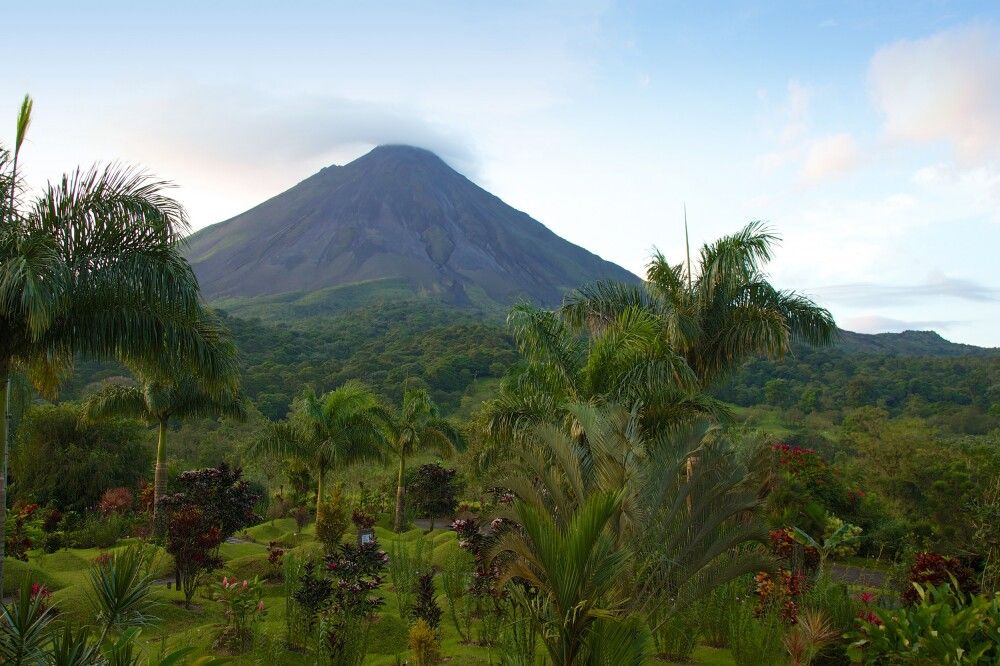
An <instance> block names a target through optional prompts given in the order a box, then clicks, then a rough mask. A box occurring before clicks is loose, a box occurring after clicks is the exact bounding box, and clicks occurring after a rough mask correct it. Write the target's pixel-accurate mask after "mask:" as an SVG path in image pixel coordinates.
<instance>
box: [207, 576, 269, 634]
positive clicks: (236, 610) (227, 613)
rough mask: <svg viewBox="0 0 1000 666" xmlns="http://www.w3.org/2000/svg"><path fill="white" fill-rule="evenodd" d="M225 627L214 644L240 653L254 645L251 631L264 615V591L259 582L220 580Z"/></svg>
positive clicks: (219, 588)
mask: <svg viewBox="0 0 1000 666" xmlns="http://www.w3.org/2000/svg"><path fill="white" fill-rule="evenodd" d="M217 592H218V595H219V601H220V602H221V603H222V617H223V619H224V622H225V623H224V624H223V626H222V632H221V633H220V635H219V639H218V641H217V643H216V644H217V645H220V646H222V647H225V648H226V649H228V650H229V651H231V652H243V651H245V650H246V649H248V648H249V647H250V646H251V645H252V644H253V635H254V628H255V626H256V625H257V623H258V622H260V620H261V619H262V617H263V616H264V589H263V586H262V585H261V584H260V581H259V580H257V579H256V578H254V579H253V580H252V581H250V580H246V579H244V580H243V581H239V580H237V579H235V578H234V579H232V580H230V579H228V578H225V577H224V578H223V579H222V582H221V583H220V584H219V587H218V588H217Z"/></svg>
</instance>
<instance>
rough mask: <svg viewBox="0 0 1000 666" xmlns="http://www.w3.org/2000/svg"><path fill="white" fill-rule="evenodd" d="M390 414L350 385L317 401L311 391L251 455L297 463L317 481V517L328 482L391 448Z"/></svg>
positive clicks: (371, 396) (256, 443)
mask: <svg viewBox="0 0 1000 666" xmlns="http://www.w3.org/2000/svg"><path fill="white" fill-rule="evenodd" d="M387 422H388V413H387V411H386V410H385V407H383V406H382V404H381V403H380V402H379V400H378V398H377V397H376V396H375V394H374V393H372V391H371V389H369V388H368V387H367V386H365V385H364V384H362V383H360V382H354V381H351V382H347V383H346V384H343V385H342V386H340V387H338V388H336V389H334V390H332V391H330V392H329V393H327V394H325V395H322V396H319V397H317V396H316V395H315V394H314V393H312V392H311V391H307V392H306V394H305V395H304V396H303V398H302V399H301V400H299V401H297V403H296V405H295V408H294V410H293V413H292V414H291V416H290V417H289V418H288V419H287V420H285V421H281V422H278V423H269V424H268V427H267V428H266V430H265V432H264V433H263V434H262V435H261V436H260V437H259V438H258V439H256V440H255V441H254V442H253V443H251V445H250V449H249V453H250V454H251V455H272V456H280V457H284V458H292V459H295V460H298V461H300V462H302V463H303V464H305V465H307V466H308V467H309V468H310V470H311V471H312V472H313V474H314V475H315V477H316V515H317V520H319V514H320V512H321V511H322V507H323V499H324V498H323V483H324V481H325V479H326V476H327V474H328V473H329V472H330V471H331V470H333V469H335V468H336V467H339V466H341V465H347V464H349V463H352V462H355V461H357V460H361V459H365V458H375V457H378V456H379V455H380V454H381V453H382V451H383V450H384V448H385V445H386V423H387Z"/></svg>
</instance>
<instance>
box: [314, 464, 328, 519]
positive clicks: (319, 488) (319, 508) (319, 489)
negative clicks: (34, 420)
mask: <svg viewBox="0 0 1000 666" xmlns="http://www.w3.org/2000/svg"><path fill="white" fill-rule="evenodd" d="M324 471H326V470H321V471H320V472H319V473H318V474H317V476H318V477H319V478H318V479H317V480H316V524H317V525H318V524H319V521H320V520H319V517H320V514H321V513H323V476H324V474H323V472H324Z"/></svg>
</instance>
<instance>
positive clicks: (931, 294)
mask: <svg viewBox="0 0 1000 666" xmlns="http://www.w3.org/2000/svg"><path fill="white" fill-rule="evenodd" d="M3 13H4V16H5V27H6V30H5V37H4V39H5V44H6V46H7V48H8V52H9V53H13V54H14V62H13V64H12V66H11V67H8V68H6V71H5V73H4V74H3V75H2V76H0V141H2V142H4V143H7V144H9V143H10V142H11V140H12V137H13V130H14V117H15V114H16V109H17V106H18V105H19V103H20V100H21V98H22V96H23V95H24V94H25V93H30V94H31V95H32V96H33V98H34V100H35V111H34V122H33V125H32V128H31V130H30V133H29V136H28V141H27V143H26V147H25V148H24V153H23V155H24V156H23V162H24V164H25V168H26V171H25V173H26V175H27V179H28V182H29V183H30V184H32V185H34V186H42V185H43V184H44V183H45V182H46V180H47V179H55V178H57V177H58V176H59V175H60V174H62V173H63V172H64V171H66V170H69V169H72V168H75V167H76V166H77V165H89V164H90V163H92V162H95V161H99V162H106V161H111V160H118V161H121V162H125V163H128V164H137V165H142V166H143V167H145V168H147V169H149V170H150V171H151V172H153V173H155V174H156V175H157V176H159V177H162V178H165V179H168V180H170V181H171V182H173V183H175V184H176V189H175V191H174V196H176V197H177V198H178V199H179V200H180V201H181V202H182V203H183V204H184V205H185V206H186V207H187V209H188V211H189V213H190V217H191V221H192V225H193V226H194V227H195V228H200V227H203V226H207V225H209V224H213V223H216V222H219V221H222V220H224V219H227V218H229V217H232V216H234V215H236V214H238V213H240V212H242V211H244V210H246V209H248V208H250V207H252V206H253V205H255V204H257V203H259V202H261V201H263V200H265V199H267V198H269V197H271V196H273V195H275V194H277V193H278V192H280V191H282V190H284V189H287V188H288V187H291V186H292V185H294V184H295V183H297V182H298V181H300V180H302V179H303V178H305V177H307V176H309V175H311V174H312V173H314V172H316V171H318V170H319V169H320V168H321V167H323V166H326V165H329V164H343V163H346V162H348V161H350V160H352V159H354V158H356V157H358V156H360V155H362V154H364V153H365V152H367V151H368V150H370V149H371V148H372V147H373V146H374V145H378V144H381V143H407V144H413V145H418V146H422V147H425V148H428V149H430V150H433V151H435V152H437V153H438V154H439V155H440V156H441V157H442V158H443V159H444V160H445V161H447V162H448V163H449V164H451V165H452V166H453V167H455V168H456V169H458V170H459V171H461V172H462V173H464V174H465V175H467V176H468V177H469V178H471V179H472V180H473V181H475V182H476V183H477V184H479V185H481V186H482V187H484V188H485V189H487V190H489V191H491V192H492V193H494V194H496V195H497V196H499V197H501V198H502V199H504V200H505V201H506V202H507V203H509V204H511V205H512V206H514V207H516V208H519V209H521V210H524V211H526V212H527V213H529V214H530V215H531V216H532V217H534V218H536V219H537V220H539V221H541V222H542V223H544V224H545V225H546V226H548V227H549V228H550V229H552V230H553V231H554V232H556V233H557V234H559V235H561V236H563V237H564V238H567V239H569V240H571V241H573V242H574V243H577V244H579V245H582V246H584V247H586V248H587V249H589V250H591V251H593V252H596V253H598V254H600V255H601V256H603V257H604V258H606V259H609V260H611V261H614V262H616V263H619V264H621V265H622V266H625V267H626V268H628V269H630V270H632V271H633V272H636V273H637V274H642V272H643V269H644V266H645V263H646V261H647V259H648V258H649V255H650V253H651V252H652V251H653V248H654V247H656V248H659V249H660V250H661V251H663V252H664V253H665V254H666V255H667V256H668V257H670V258H676V259H677V260H678V261H680V260H682V258H683V256H684V226H683V219H684V218H683V215H684V213H683V211H684V207H685V206H686V207H687V214H688V223H689V227H690V235H691V243H692V245H695V244H700V243H703V242H706V241H710V240H713V239H715V238H718V237H719V236H721V235H724V234H727V233H732V232H735V231H737V230H738V229H739V228H740V227H742V226H743V225H744V224H746V223H747V222H749V221H752V220H765V221H767V222H768V224H770V226H771V227H772V228H773V230H774V231H775V232H777V233H778V234H779V235H780V236H781V238H782V242H781V245H780V246H779V248H778V249H777V251H776V254H775V257H774V260H773V262H772V263H771V264H770V266H769V268H768V270H769V274H770V277H771V279H772V281H773V282H774V283H775V284H777V285H778V286H780V287H782V288H786V289H794V290H797V291H800V292H803V293H805V294H807V295H809V296H811V297H813V298H814V299H815V300H816V301H817V302H818V303H820V304H821V305H823V306H825V307H827V308H829V309H830V310H831V312H832V313H833V314H834V316H835V317H836V319H837V322H838V324H839V325H840V326H841V327H843V328H847V329H850V330H856V331H861V332H884V331H900V330H905V329H921V330H924V329H934V330H937V331H938V332H939V333H941V334H942V335H943V336H944V337H946V338H948V339H950V340H954V341H959V342H967V343H971V344H978V345H984V346H1000V271H998V270H997V263H998V261H1000V3H997V2H995V1H992V2H978V3H977V2H947V1H944V0H939V1H936V2H920V1H919V0H910V1H907V2H891V1H885V2H878V3H872V2H860V1H858V2H852V1H839V2H817V1H813V2H788V3H781V2H767V3H763V2H734V3H716V2H705V3H687V2H685V3H681V2H676V3H675V2H609V1H604V0H600V1H598V0H593V1H591V0H578V1H576V2H552V3H549V2H470V1H469V0H465V1H461V2H416V1H413V2H366V3H358V2H342V3H341V2H329V1H326V2H296V1H291V0H289V1H285V2H254V1H252V0H242V1H240V2H231V1H226V0H216V1H214V2H201V1H199V2H190V1H186V0H173V1H171V2H160V3H154V2H142V3H138V2H101V1H100V0H94V1H93V2H88V3H79V2H54V1H53V2H45V1H41V0H40V1H39V2H32V3H18V4H16V5H10V6H5V7H4V10H3ZM4 108H7V109H8V114H9V122H8V123H7V125H6V126H5V125H4V124H3V121H2V118H3V109H4Z"/></svg>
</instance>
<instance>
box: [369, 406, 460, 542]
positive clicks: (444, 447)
mask: <svg viewBox="0 0 1000 666" xmlns="http://www.w3.org/2000/svg"><path fill="white" fill-rule="evenodd" d="M422 448H434V449H436V450H437V451H438V452H439V453H440V454H441V455H444V456H448V455H450V454H451V452H452V451H453V450H455V449H464V448H465V441H464V440H463V438H462V436H461V434H460V433H459V431H458V429H457V428H455V427H454V426H453V425H452V424H451V423H449V422H448V421H446V420H444V419H442V418H441V417H440V416H439V414H438V410H437V407H436V406H435V405H434V402H433V401H432V400H431V396H430V394H429V393H428V392H427V390H426V389H423V388H416V389H409V390H407V391H406V393H405V394H404V395H403V405H402V408H401V409H400V410H399V412H398V413H396V414H393V415H392V418H391V419H390V421H389V437H388V439H387V450H388V451H389V452H390V454H391V455H392V456H393V458H394V459H395V460H396V461H397V463H398V465H399V473H398V475H397V478H396V518H395V521H394V523H393V526H394V529H395V530H396V531H397V532H398V531H400V530H401V529H403V509H404V501H405V494H406V485H405V483H404V482H403V480H404V477H405V475H406V460H407V458H409V457H411V456H412V455H413V454H415V453H417V452H418V451H420V450H421V449H422Z"/></svg>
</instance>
